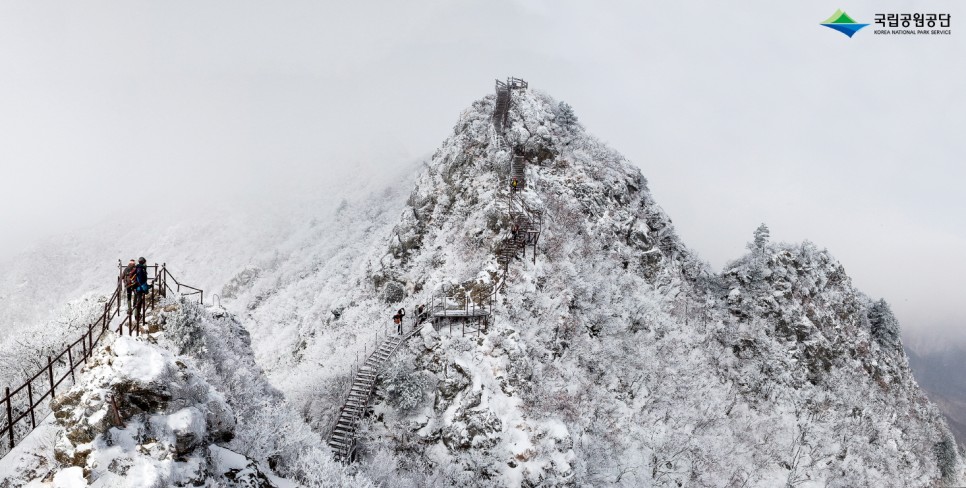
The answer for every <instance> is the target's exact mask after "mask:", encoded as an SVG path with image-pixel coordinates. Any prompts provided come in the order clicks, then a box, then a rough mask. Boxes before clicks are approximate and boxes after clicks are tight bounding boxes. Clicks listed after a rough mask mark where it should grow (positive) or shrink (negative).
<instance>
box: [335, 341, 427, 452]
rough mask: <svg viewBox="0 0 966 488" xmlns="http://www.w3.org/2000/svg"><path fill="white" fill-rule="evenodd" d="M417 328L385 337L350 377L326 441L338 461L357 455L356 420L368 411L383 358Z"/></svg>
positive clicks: (359, 419) (390, 354)
mask: <svg viewBox="0 0 966 488" xmlns="http://www.w3.org/2000/svg"><path fill="white" fill-rule="evenodd" d="M416 331H418V329H414V330H413V331H412V332H410V333H409V334H406V335H404V336H402V335H396V336H389V337H387V338H386V340H385V341H383V342H382V344H380V345H379V348H378V349H376V350H375V351H373V353H372V354H371V355H370V356H369V357H368V358H366V362H365V363H364V364H363V365H362V367H360V368H359V371H358V372H357V373H356V375H355V377H354V378H353V379H352V386H351V387H350V388H349V395H348V396H347V397H346V399H345V403H344V404H343V405H342V409H341V410H340V411H339V418H338V419H337V420H336V422H335V427H333V428H332V431H331V432H330V433H329V439H328V444H329V447H331V448H332V451H333V454H334V455H335V459H336V460H337V461H342V462H351V461H353V460H354V459H355V456H356V429H358V428H359V422H360V421H361V420H362V418H363V417H364V416H365V415H366V413H367V412H368V410H369V402H370V401H371V400H372V394H373V391H374V389H375V385H376V378H378V377H379V374H380V373H381V372H382V370H383V368H384V367H385V364H386V361H387V360H388V359H389V358H390V357H392V355H393V353H395V352H396V350H397V349H399V346H400V345H401V344H402V343H403V341H404V340H406V339H408V338H409V337H412V335H413V334H415V333H416Z"/></svg>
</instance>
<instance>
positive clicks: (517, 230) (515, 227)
mask: <svg viewBox="0 0 966 488" xmlns="http://www.w3.org/2000/svg"><path fill="white" fill-rule="evenodd" d="M519 233H520V224H519V223H517V222H514V223H513V228H511V229H510V234H512V235H513V242H514V243H515V242H517V234H519Z"/></svg>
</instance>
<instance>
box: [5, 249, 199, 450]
mask: <svg viewBox="0 0 966 488" xmlns="http://www.w3.org/2000/svg"><path fill="white" fill-rule="evenodd" d="M119 264H120V262H119ZM148 268H149V269H153V270H154V277H153V278H150V279H149V283H150V285H151V299H150V300H149V301H150V302H151V307H152V308H153V307H154V306H155V305H156V302H157V295H158V294H160V295H161V296H165V292H164V290H165V287H167V278H169V277H170V278H171V279H172V280H174V281H175V283H178V282H177V280H176V279H175V278H174V277H173V276H171V274H170V272H168V271H167V268H166V266H164V265H162V266H160V267H159V266H158V265H157V264H155V265H153V266H148ZM180 286H183V287H185V288H188V289H192V290H197V293H198V294H200V293H202V291H201V290H200V289H198V288H195V287H191V286H187V285H183V284H180ZM122 287H123V283H122V280H121V276H120V274H119V275H118V279H117V284H116V286H115V287H114V292H113V293H112V294H111V296H110V298H109V299H108V300H107V302H105V303H104V307H103V310H102V311H101V314H100V315H99V316H97V318H95V319H94V320H93V321H92V322H91V323H90V324H89V325H88V326H87V330H86V331H85V332H84V333H83V334H82V335H81V336H80V337H79V338H78V339H76V340H74V341H73V342H71V343H69V344H67V345H66V346H65V348H64V350H62V351H61V352H60V353H59V354H57V355H55V356H47V358H46V359H47V361H46V365H45V366H41V368H40V370H39V371H38V372H37V373H36V374H34V375H33V376H31V377H30V378H28V379H27V380H26V381H25V382H24V383H23V384H22V385H20V386H19V387H18V388H16V389H14V390H12V391H11V390H10V387H7V388H6V389H5V391H4V393H5V394H4V397H3V399H2V400H0V408H2V409H3V410H5V413H6V420H7V423H6V425H5V426H4V427H3V428H0V438H3V437H4V436H5V437H7V443H6V444H7V447H8V449H7V450H6V452H4V453H3V454H0V457H3V456H5V455H6V454H7V453H9V452H10V451H11V450H12V449H13V448H14V447H16V445H17V444H18V443H20V442H21V441H22V440H23V439H24V438H25V437H26V436H27V435H28V434H29V433H30V432H32V431H33V430H34V429H36V428H37V418H36V417H37V416H36V409H37V408H38V407H40V406H41V404H42V402H43V400H44V399H45V398H47V397H48V396H49V397H50V398H51V399H53V398H55V397H56V392H57V389H58V387H60V386H61V385H63V384H64V382H66V381H67V377H68V376H69V377H70V378H71V380H72V382H73V383H74V384H76V381H77V379H76V371H77V368H78V367H79V366H80V365H81V364H82V363H86V362H87V360H88V359H90V358H91V357H92V356H93V355H94V347H95V346H97V345H98V344H99V343H100V342H101V339H102V338H103V337H104V335H105V333H106V332H107V331H108V330H111V329H112V326H111V321H112V320H113V319H114V318H116V317H118V316H119V315H121V289H122ZM167 289H168V290H170V287H167ZM190 294H191V295H193V294H196V293H195V292H192V293H190ZM182 295H187V294H182ZM201 296H203V295H201ZM141 303H142V305H141V306H143V307H146V305H144V300H142V302H141ZM145 311H146V310H144V309H142V310H141V314H140V317H141V319H142V320H143V318H144V315H145ZM132 322H133V321H132V320H131V316H127V317H125V318H124V319H123V320H122V321H121V323H120V324H119V326H118V329H117V332H118V334H122V335H123V332H124V326H125V325H128V335H134V331H135V330H136V331H137V332H136V333H137V335H140V333H141V327H140V326H141V325H142V324H135V323H132ZM78 345H79V346H80V348H81V351H76V349H77V346H78ZM75 352H79V353H80V354H75ZM65 359H66V363H65V361H64V360H65ZM55 365H56V367H57V373H56V374H55ZM62 367H64V368H66V369H64V370H61V369H60V368H62ZM61 371H62V373H61ZM43 376H47V382H46V383H47V384H46V385H45V387H44V388H46V390H42V391H39V392H36V394H39V396H35V392H34V388H33V385H34V382H36V381H38V380H41V381H42V378H43ZM25 390H26V392H27V398H26V400H27V402H26V405H25V406H24V405H22V404H21V402H17V405H16V410H17V414H16V415H14V397H16V396H18V395H22V394H23V392H24V391H25ZM3 413H4V412H3V411H0V418H2V416H3V415H2V414H3ZM47 415H49V413H48V414H47ZM28 417H29V418H30V424H29V426H28V428H27V429H26V432H25V433H23V432H21V435H18V434H17V433H16V432H14V430H15V429H16V427H17V425H18V424H19V423H21V422H23V421H25V419H27V418H28ZM41 420H43V419H41Z"/></svg>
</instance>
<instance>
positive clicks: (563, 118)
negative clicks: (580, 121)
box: [556, 102, 577, 128]
mask: <svg viewBox="0 0 966 488" xmlns="http://www.w3.org/2000/svg"><path fill="white" fill-rule="evenodd" d="M556 115H557V123H558V124H560V126H561V127H564V128H570V127H573V126H575V125H577V114H575V113H574V108H573V107H571V106H570V104H569V103H567V102H560V103H559V104H557V114H556Z"/></svg>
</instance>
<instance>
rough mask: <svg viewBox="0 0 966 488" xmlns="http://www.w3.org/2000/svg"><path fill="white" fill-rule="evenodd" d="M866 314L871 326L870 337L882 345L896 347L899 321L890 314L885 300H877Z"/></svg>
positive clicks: (890, 311) (890, 310)
mask: <svg viewBox="0 0 966 488" xmlns="http://www.w3.org/2000/svg"><path fill="white" fill-rule="evenodd" d="M867 315H868V317H869V324H870V325H871V327H872V337H874V338H875V339H876V340H877V341H879V343H880V344H882V345H883V346H886V347H889V348H895V347H898V345H899V321H898V320H896V317H895V315H893V314H892V309H890V308H889V304H888V303H886V301H885V300H879V301H877V302H875V303H874V304H873V305H872V307H871V308H870V309H869V312H868V314H867Z"/></svg>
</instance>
